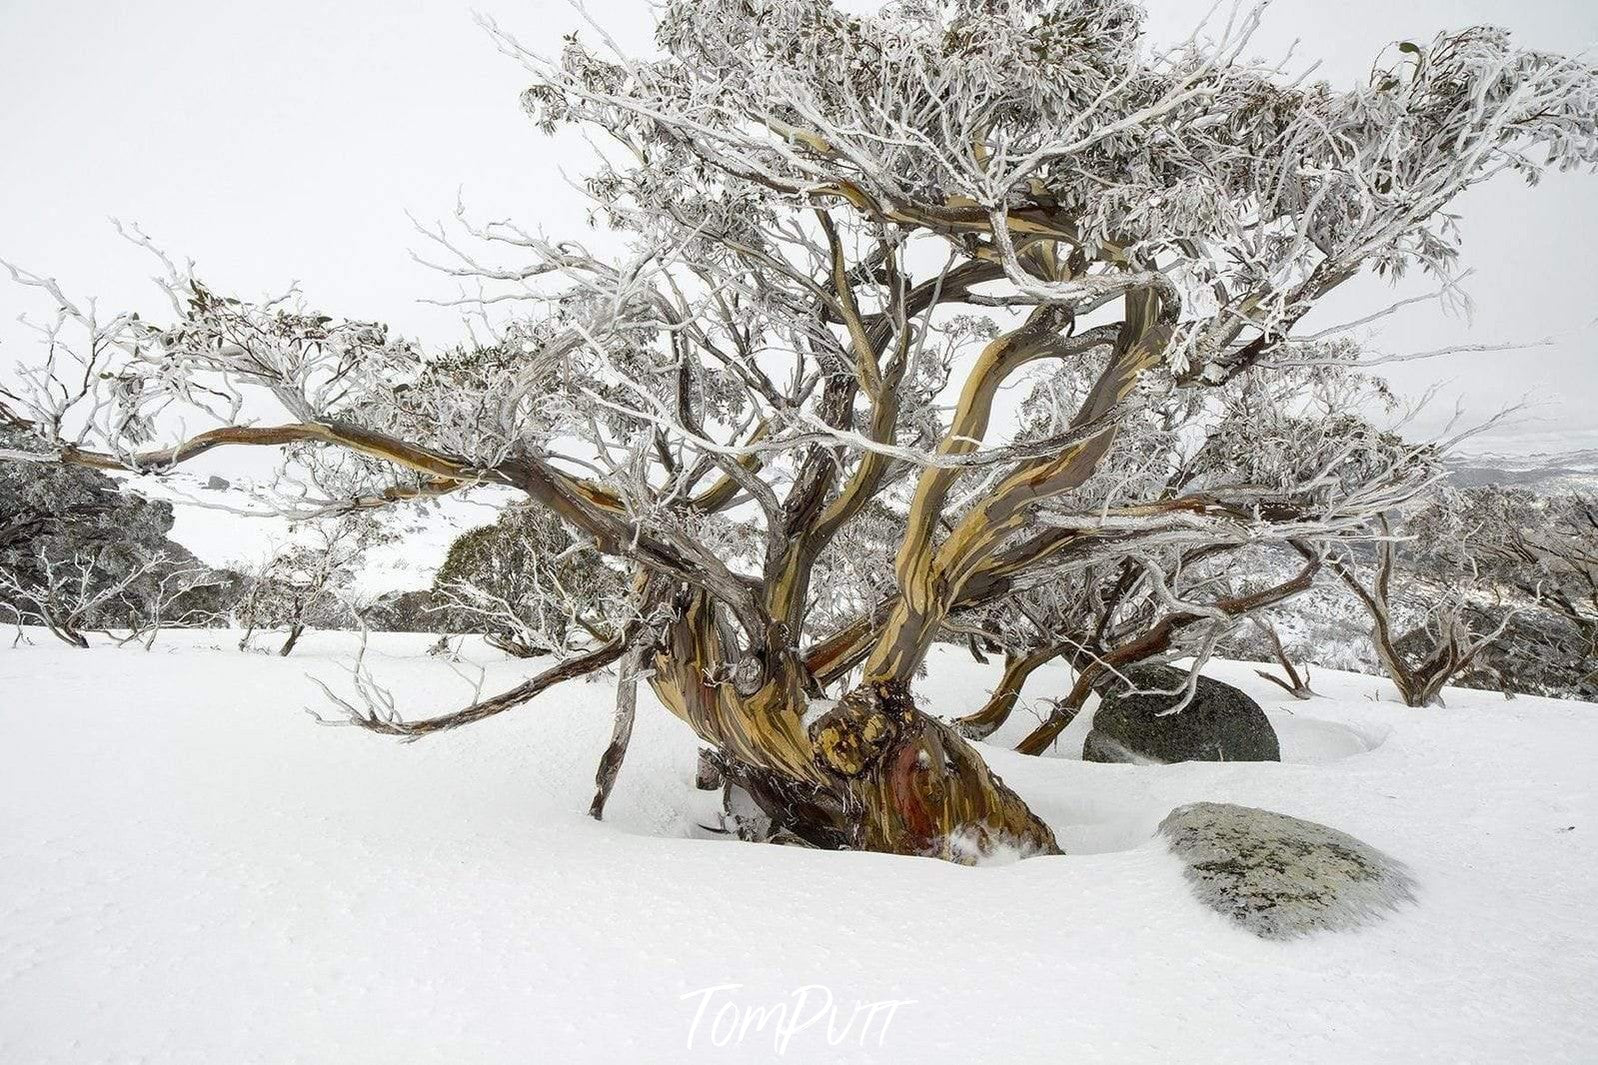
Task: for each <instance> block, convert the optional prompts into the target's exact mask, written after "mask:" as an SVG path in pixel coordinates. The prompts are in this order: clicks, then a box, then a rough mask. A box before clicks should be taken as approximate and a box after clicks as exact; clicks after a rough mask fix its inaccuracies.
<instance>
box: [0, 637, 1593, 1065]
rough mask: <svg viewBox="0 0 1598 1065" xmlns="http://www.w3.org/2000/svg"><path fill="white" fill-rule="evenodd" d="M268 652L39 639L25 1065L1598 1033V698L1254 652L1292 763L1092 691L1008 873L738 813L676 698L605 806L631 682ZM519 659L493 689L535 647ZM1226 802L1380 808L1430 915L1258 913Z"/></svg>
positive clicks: (13, 954)
mask: <svg viewBox="0 0 1598 1065" xmlns="http://www.w3.org/2000/svg"><path fill="white" fill-rule="evenodd" d="M428 642H429V641H428V638H427V637H425V636H383V637H379V638H376V642H375V652H374V654H373V656H372V663H373V664H374V666H375V667H376V669H377V672H378V674H379V676H380V677H382V678H383V679H385V680H386V681H388V682H389V683H390V684H391V685H392V687H393V689H394V691H395V692H396V694H397V696H398V698H399V701H400V705H401V706H402V707H403V708H404V709H405V710H406V711H407V712H408V713H410V714H412V715H415V716H423V715H428V714H433V713H437V712H441V711H443V710H445V709H448V708H450V707H453V706H454V705H457V704H458V703H460V702H462V701H464V700H465V699H467V698H469V697H470V695H471V683H470V682H471V681H475V680H476V675H475V673H473V672H471V671H469V670H468V671H466V676H465V678H464V679H463V677H462V676H461V675H458V674H457V673H456V672H453V671H452V670H451V668H450V667H449V665H448V664H447V663H445V662H443V661H441V660H440V659H437V658H427V657H425V656H423V655H421V653H420V652H421V650H422V648H424V647H425V646H426V644H427V643H428ZM3 646H4V645H0V647H3ZM229 646H230V645H229V643H228V641H227V639H226V636H225V634H222V633H214V632H213V633H204V632H202V633H170V634H166V635H164V636H163V639H162V642H161V643H158V644H157V645H156V648H155V650H154V651H152V652H149V653H145V652H142V651H136V650H132V649H126V650H120V649H114V648H111V647H105V646H101V647H96V648H94V649H92V650H90V651H87V652H81V651H74V650H71V649H69V648H66V647H64V646H60V645H56V644H54V643H52V642H49V641H48V638H47V637H45V636H44V635H43V634H37V639H36V643H35V645H34V646H26V645H25V646H22V647H19V648H16V649H9V650H6V649H0V736H3V740H0V803H3V805H4V810H5V815H4V816H5V820H4V828H3V829H0V1062H4V1063H6V1065H13V1063H16V1065H24V1063H26V1065H45V1063H52V1062H60V1063H72V1065H88V1063H94V1062H135V1061H137V1062H195V1063H206V1065H219V1063H228V1065H235V1063H239V1065H242V1063H249V1062H271V1063H287V1062H307V1063H311V1062H315V1063H339V1065H355V1063H363V1062H381V1063H384V1065H408V1063H413V1062H441V1063H442V1062H447V1063H450V1065H464V1063H476V1062H494V1063H513V1062H514V1063H535V1062H546V1061H547V1062H563V1063H565V1062H588V1061H594V1062H633V1061H637V1062H671V1061H679V1060H695V1061H698V1060H703V1061H712V1062H715V1061H723V1062H738V1063H744V1062H759V1061H767V1060H792V1061H802V1062H834V1061H837V1062H856V1061H892V1062H899V1061H905V1062H910V1061H914V1062H921V1063H942V1062H979V1061H981V1062H1004V1063H1026V1062H1049V1063H1065V1065H1071V1063H1079V1062H1080V1063H1090V1062H1091V1063H1098V1062H1110V1063H1120V1062H1151V1063H1152V1062H1159V1063H1162V1065H1163V1063H1169V1062H1182V1063H1184V1065H1193V1063H1202V1062H1228V1063H1238V1062H1243V1063H1256V1062H1258V1063H1272V1065H1274V1063H1277V1062H1295V1063H1307V1062H1336V1063H1339V1065H1346V1063H1350V1062H1361V1063H1372V1062H1394V1063H1404V1065H1417V1063H1423V1062H1450V1063H1452V1062H1516V1063H1519V1062H1538V1063H1549V1062H1566V1061H1568V1062H1591V1061H1594V1060H1598V1020H1595V1011H1594V1010H1593V1009H1592V1005H1593V1002H1592V989H1593V987H1594V986H1598V925H1595V923H1594V922H1593V920H1592V908H1593V905H1594V903H1595V902H1598V890H1595V889H1598V851H1595V849H1594V845H1593V833H1594V831H1595V829H1598V818H1595V816H1594V815H1595V814H1598V808H1595V801H1594V792H1593V784H1592V780H1593V768H1592V763H1593V757H1594V755H1595V753H1598V708H1595V707H1593V706H1590V705H1583V704H1578V703H1568V702H1552V701H1545V700H1538V699H1531V698H1522V699H1518V700H1516V701H1513V702H1506V701H1505V700H1503V699H1502V698H1501V697H1499V696H1496V695H1489V694H1486V693H1480V692H1467V691H1457V692H1452V693H1450V694H1449V708H1448V709H1446V710H1441V709H1438V710H1409V709H1406V708H1404V707H1402V706H1399V705H1396V704H1394V703H1393V702H1390V701H1384V700H1386V699H1388V698H1390V697H1391V689H1390V688H1389V687H1388V686H1387V685H1386V684H1385V683H1382V682H1380V681H1378V680H1376V679H1374V678H1370V677H1363V676H1357V675H1352V674H1334V673H1330V672H1321V671H1317V673H1316V675H1315V683H1316V687H1317V689H1318V690H1320V691H1321V692H1323V693H1324V694H1325V695H1327V696H1329V697H1328V698H1321V699H1316V700H1314V701H1311V702H1306V703H1291V702H1284V700H1283V699H1279V698H1277V696H1278V695H1280V694H1281V693H1279V692H1277V691H1276V690H1275V689H1273V688H1272V687H1271V686H1270V685H1268V684H1265V683H1264V682H1262V681H1260V680H1259V679H1258V678H1256V677H1254V675H1253V673H1252V670H1251V668H1250V667H1247V666H1242V665H1232V664H1226V663H1217V664H1214V665H1212V666H1209V667H1207V670H1208V671H1209V672H1211V673H1212V674H1213V675H1216V676H1218V677H1220V678H1222V679H1225V680H1229V681H1232V682H1235V683H1240V684H1242V685H1243V686H1244V687H1245V688H1247V689H1248V690H1249V691H1250V692H1251V693H1252V694H1253V695H1254V696H1255V697H1256V698H1258V699H1260V700H1261V702H1262V703H1263V704H1264V705H1265V706H1266V707H1267V708H1268V709H1269V711H1270V714H1271V717H1272V720H1273V722H1274V723H1275V724H1276V726H1277V728H1278V730H1279V731H1280V733H1281V737H1282V746H1283V753H1284V762H1283V763H1282V764H1244V763H1228V764H1199V763H1194V764H1185V765H1176V766H1123V765H1095V764H1088V763H1083V762H1081V761H1079V760H1076V759H1073V758H1071V757H1069V752H1070V748H1071V747H1073V746H1075V747H1077V748H1079V746H1080V738H1081V735H1082V733H1083V731H1084V729H1085V727H1086V724H1087V722H1086V721H1085V720H1082V721H1078V722H1077V723H1075V724H1074V725H1073V727H1072V729H1071V730H1070V732H1069V733H1068V734H1067V737H1066V739H1065V742H1064V743H1063V744H1062V750H1061V752H1060V755H1059V756H1057V757H1053V758H1039V759H1028V758H1025V757H1022V756H1019V755H1015V754H1013V753H1010V752H1009V751H1007V750H1006V749H1005V747H1004V745H1003V744H1002V743H998V744H992V745H989V746H988V747H987V748H986V752H985V753H986V754H987V755H988V757H989V758H990V760H991V761H992V762H993V763H994V765H995V766H996V768H997V769H998V770H999V772H1000V773H1001V774H1002V775H1003V776H1004V777H1005V779H1006V780H1007V781H1008V782H1009V783H1010V784H1012V785H1013V786H1014V787H1015V788H1016V789H1017V790H1018V791H1019V792H1020V793H1021V794H1022V795H1023V796H1025V797H1026V798H1027V799H1028V800H1029V801H1030V802H1031V804H1032V805H1033V808H1034V809H1035V810H1037V811H1038V812H1039V813H1040V814H1041V815H1042V816H1044V817H1045V818H1047V819H1048V820H1049V821H1050V823H1051V824H1052V825H1053V826H1054V828H1055V830H1056V832H1057V833H1058V834H1059V837H1060V840H1061V842H1062V844H1064V846H1065V847H1066V849H1067V850H1068V851H1069V852H1070V853H1069V854H1068V855H1066V856H1064V857H1057V858H1039V859H1033V860H1028V861H1023V862H1019V863H1016V864H1011V865H1004V866H988V867H983V868H977V869H968V868H959V867H956V866H952V865H946V864H943V863H939V862H935V861H930V860H921V859H904V858H891V857H884V856H879V855H869V854H835V853H818V852H810V851H804V850H798V849H792V848H784V847H776V846H760V845H754V844H743V843H737V842H730V841H726V840H723V839H717V838H712V837H709V836H708V834H707V833H705V832H704V831H702V830H701V829H699V828H697V827H696V823H697V822H701V821H704V822H708V821H709V820H710V819H711V818H712V817H713V811H714V803H713V802H711V801H710V799H709V797H708V796H706V795H704V794H702V793H697V792H695V791H694V790H693V788H692V776H693V768H694V751H695V745H694V742H693V739H692V737H691V736H690V735H689V734H688V733H687V731H686V730H685V729H684V728H683V727H682V726H680V725H679V724H678V723H677V722H675V721H674V720H673V719H671V718H670V717H669V716H668V715H667V714H666V713H665V712H664V711H663V710H661V709H660V708H659V707H658V706H656V705H655V704H654V703H653V701H652V700H650V699H649V698H648V697H647V696H645V697H644V698H643V699H642V706H641V709H640V715H639V728H638V732H637V735H636V736H635V738H634V742H633V747H632V753H631V755H630V757H629V760H628V762H627V764H626V766H625V767H624V768H623V770H622V774H621V779H620V783H619V785H618V788H617V792H616V794H615V796H614V799H613V802H612V809H611V812H610V815H609V817H608V819H607V821H606V822H605V823H604V824H597V823H594V822H592V821H590V820H589V819H587V818H586V817H585V816H584V815H583V811H584V810H585V809H586V807H587V803H588V799H589V797H590V790H591V787H592V778H593V770H594V766H595V763H596V762H597V760H598V757H599V753H600V751H601V749H602V748H603V746H604V744H605V741H606V738H607V736H608V732H609V727H610V721H609V717H610V701H611V683H612V682H611V681H610V680H607V679H600V680H598V681H595V682H593V683H583V682H577V683H576V684H574V685H568V686H566V687H564V688H558V689H556V690H554V691H552V692H550V693H548V694H546V695H545V696H543V697H542V698H540V699H539V700H537V701H536V702H534V703H532V704H530V705H528V706H526V707H523V708H521V709H519V710H516V711H513V712H510V713H507V714H505V715H502V716H500V717H498V718H495V719H492V720H489V721H486V722H483V723H481V724H478V725H476V726H473V727H470V728H467V729H463V730H459V731H456V732H453V733H447V734H443V735H439V736H435V737H431V738H428V739H424V740H421V741H419V742H416V743H411V744H402V743H397V742H394V741H391V740H387V739H383V738H379V737H375V736H372V735H369V734H366V733H363V732H359V731H356V730H353V729H336V728H324V727H320V726H318V725H317V724H316V723H315V722H314V721H313V720H312V719H311V717H309V716H307V715H306V714H305V713H303V712H302V711H303V708H304V707H306V706H308V705H318V704H319V700H320V696H319V695H318V693H317V691H316V689H315V687H314V685H313V684H312V683H311V682H310V680H309V679H308V678H307V674H308V673H309V674H316V675H320V676H323V677H325V678H328V679H330V680H331V681H334V682H335V683H337V682H338V680H339V678H340V672H339V669H340V663H341V662H342V661H343V660H344V657H345V655H346V654H347V653H348V652H349V651H350V650H351V648H352V639H351V637H349V636H348V635H346V634H325V635H323V634H318V635H315V636H312V637H308V638H307V639H306V641H305V643H304V644H302V648H303V653H298V654H296V656H295V657H293V658H291V659H287V660H284V659H278V658H272V657H266V656H263V655H253V654H240V653H238V652H236V651H233V650H231V649H226V648H229ZM478 657H479V658H481V660H483V661H484V662H487V663H488V665H487V668H486V677H485V678H484V684H485V690H495V689H497V688H499V687H504V686H509V685H510V684H512V683H514V682H515V681H516V679H518V678H519V677H520V676H521V675H522V673H523V671H524V670H525V669H526V665H525V664H524V663H516V662H508V661H501V660H498V659H497V657H496V656H493V655H492V654H491V653H488V652H483V653H481V654H479V655H478ZM458 668H459V667H458ZM992 680H993V670H992V669H991V668H985V667H982V666H978V665H976V664H974V663H972V662H971V661H970V659H969V658H968V657H967V656H966V655H964V654H963V652H959V651H956V650H954V649H949V648H942V649H939V651H938V653H937V654H936V655H935V656H934V660H933V662H932V665H931V675H930V676H929V677H928V678H926V679H925V680H923V681H922V682H920V685H919V687H920V690H921V691H922V692H924V693H925V694H926V695H927V696H928V697H929V698H931V699H932V700H934V705H935V706H936V708H937V709H939V710H940V711H946V712H951V713H952V712H958V711H962V710H967V709H969V708H971V707H972V706H974V705H976V704H977V702H978V701H979V699H980V698H981V697H982V695H983V694H984V693H985V691H986V687H987V685H988V684H990V683H991V682H992ZM1063 682H1064V678H1063V675H1059V674H1049V673H1047V672H1044V673H1042V674H1040V675H1038V676H1037V677H1035V678H1034V681H1033V684H1032V686H1030V688H1029V694H1043V693H1047V692H1049V691H1051V690H1054V691H1058V690H1061V686H1063ZM1025 726H1026V722H1022V721H1017V722H1013V723H1012V725H1011V727H1010V728H1009V729H1007V730H1006V732H1005V733H1004V734H1003V735H1001V736H1000V737H999V739H1000V740H1013V739H1014V738H1015V734H1018V733H1019V732H1022V731H1024V730H1025ZM1073 740H1074V741H1076V742H1075V744H1073V742H1072V741H1073ZM1204 799H1209V800H1221V801H1230V802H1237V803H1243V804H1247V805H1253V806H1262V807H1266V808H1269V809H1272V810H1278V811H1281V812H1283V813H1288V814H1293V815H1297V816H1301V817H1306V818H1310V819H1312V820H1316V821H1321V822H1324V823H1326V824H1329V825H1332V826H1334V827H1337V828H1340V829H1343V830H1345V831H1348V832H1350V833H1352V834H1354V835H1356V836H1358V837H1360V838H1361V839H1363V840H1365V841H1366V842H1368V843H1370V844H1372V845H1374V846H1376V847H1379V848H1381V849H1383V850H1385V851H1387V852H1389V853H1390V854H1392V855H1394V856H1396V857H1398V858H1400V859H1402V860H1404V861H1405V862H1407V863H1408V864H1409V866H1410V867H1411V869H1412V871H1413V872H1414V874H1415V877H1416V879H1417V880H1418V882H1419V884H1420V893H1419V901H1418V904H1417V905H1415V906H1413V907H1410V908H1407V909H1404V910H1402V911H1400V912H1399V913H1397V914H1395V915H1394V916H1392V917H1391V918H1389V919H1388V920H1386V921H1384V922H1382V923H1381V924H1379V925H1376V926H1374V927H1372V928H1369V929H1367V930H1365V931H1362V932H1358V933H1345V934H1337V935H1322V936H1319V937H1314V938H1310V939H1306V940H1299V941H1293V942H1287V943H1281V942H1265V941H1261V940H1258V939H1255V938H1253V937H1251V936H1249V935H1248V934H1246V933H1244V932H1241V931H1239V930H1238V929H1236V928H1235V927H1233V926H1231V925H1230V924H1228V923H1226V922H1225V921H1224V920H1223V919H1221V918H1220V917H1217V916H1216V915H1214V914H1213V913H1211V912H1210V911H1208V910H1206V909H1204V908H1203V907H1202V906H1200V905H1199V903H1198V902H1197V901H1195V900H1194V899H1193V898H1192V897H1191V896H1190V895H1189V892H1188V889H1187V887H1186V886H1185V884H1184V883H1183V880H1182V877H1181V873H1180V866H1179V863H1178V862H1177V860H1176V859H1175V858H1173V857H1171V856H1169V855H1168V854H1167V853H1166V852H1165V851H1164V849H1163V847H1162V846H1161V845H1160V844H1158V843H1156V842H1155V841H1154V839H1153V838H1152V837H1153V830H1154V827H1155V825H1156V823H1157V822H1158V821H1159V820H1160V819H1161V818H1162V817H1164V815H1165V814H1166V813H1167V812H1169V811H1170V810H1171V808H1172V807H1174V806H1177V805H1179V804H1182V803H1186V802H1191V801H1195V800H1204ZM829 1003H830V1009H828V1008H827V1007H828V1005H829ZM779 1006H787V1007H788V1010H787V1013H786V1015H784V1016H779V1015H778V1014H777V1012H776V1009H775V1008H776V1007H779ZM873 1006H874V1007H875V1009H874V1010H873V1009H872V1007H873ZM760 1010H765V1011H766V1014H765V1017H764V1020H765V1024H764V1027H760V1022H761V1019H762V1015H761V1014H760V1013H759V1012H758V1011H760ZM796 1022H797V1023H796ZM829 1024H830V1025H831V1035H830V1036H829V1031H828V1028H829ZM846 1025H847V1026H848V1027H847V1029H846V1027H845V1026H846ZM740 1026H741V1027H742V1031H741V1032H740V1030H739V1029H740ZM784 1036H787V1037H788V1038H787V1041H786V1042H784ZM718 1042H719V1043H721V1044H722V1045H717V1044H718Z"/></svg>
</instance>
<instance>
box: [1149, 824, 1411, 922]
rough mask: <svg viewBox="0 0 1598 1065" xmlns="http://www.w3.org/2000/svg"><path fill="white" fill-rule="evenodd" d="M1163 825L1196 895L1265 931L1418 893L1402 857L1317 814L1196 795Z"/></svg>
mask: <svg viewBox="0 0 1598 1065" xmlns="http://www.w3.org/2000/svg"><path fill="white" fill-rule="evenodd" d="M1159 834H1160V836H1161V837H1163V838H1164V840H1165V842H1166V844H1167V846H1169V847H1170V850H1171V853H1172V854H1174V855H1176V856H1177V857H1178V858H1180V859H1181V860H1182V862H1183V863H1184V864H1185V865H1186V867H1187V868H1186V871H1185V875H1186V877H1187V881H1188V884H1189V885H1190V886H1191V887H1192V888H1193V892H1194V894H1195V895H1197V896H1198V899H1199V901H1200V902H1202V903H1203V904H1204V905H1205V906H1208V907H1209V908H1210V909H1212V910H1214V911H1215V912H1216V913H1218V914H1220V915H1221V916H1223V917H1226V918H1229V919H1230V920H1232V921H1234V922H1236V923H1237V924H1238V925H1240V926H1241V927H1242V928H1244V929H1245V930H1247V931H1249V932H1252V933H1253V934H1254V935H1257V936H1259V937H1261V938H1262V939H1292V938H1295V937H1298V936H1303V935H1308V934H1310V933H1312V932H1335V931H1345V930H1348V929H1354V928H1359V927H1361V926H1363V925H1367V924H1370V923H1371V922H1373V921H1376V920H1379V919H1381V918H1382V917H1384V916H1386V915H1387V914H1388V913H1390V912H1391V911H1393V910H1395V909H1397V908H1398V907H1399V905H1400V904H1402V903H1406V902H1413V901H1414V881H1413V880H1412V879H1411V878H1410V875H1409V872H1408V870H1406V869H1405V868H1404V866H1403V864H1402V863H1401V862H1398V861H1396V860H1394V859H1393V858H1390V857H1388V856H1387V855H1386V854H1383V853H1382V852H1381V851H1379V850H1377V849H1376V848H1374V847H1371V846H1367V845H1366V844H1364V843H1361V842H1360V841H1359V840H1357V839H1355V838H1354V837H1353V836H1350V835H1348V834H1347V833H1345V832H1339V831H1337V829H1335V828H1328V827H1326V826H1325V825H1320V824H1316V823H1315V822H1314V821H1303V820H1300V819H1299V818H1297V817H1288V816H1287V815H1286V814H1278V813H1272V812H1271V811H1269V810H1256V809H1254V808H1253V807H1250V806H1233V805H1231V804H1230V803H1218V802H1199V803H1193V804H1191V805H1189V806H1179V807H1177V808H1176V809H1175V810H1172V811H1171V813H1170V815H1169V816H1167V817H1166V819H1165V820H1164V821H1162V822H1160V827H1159Z"/></svg>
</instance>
